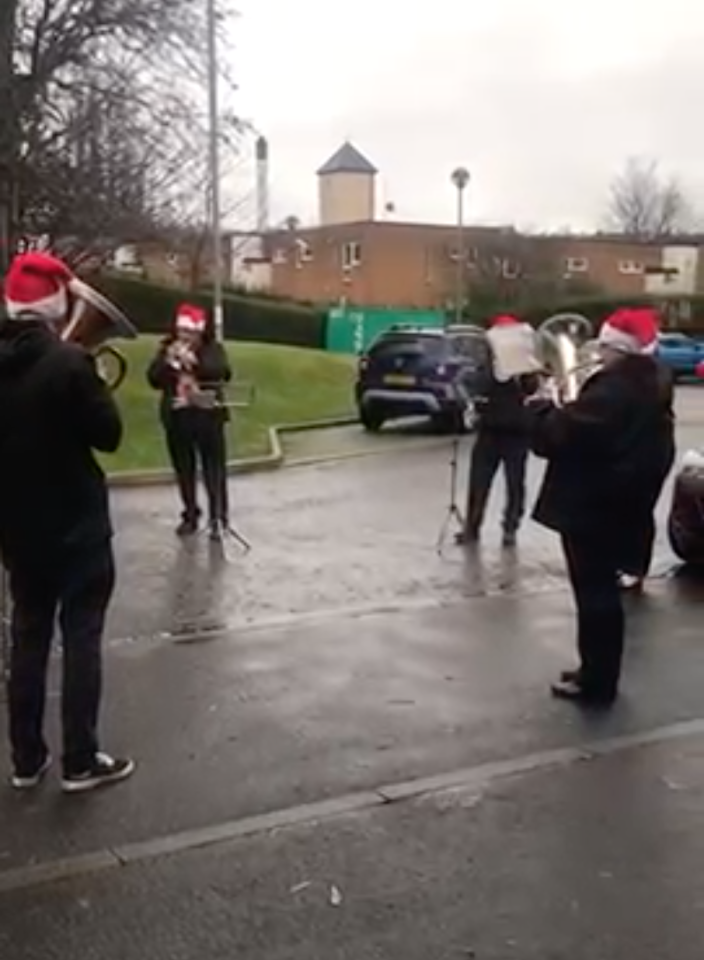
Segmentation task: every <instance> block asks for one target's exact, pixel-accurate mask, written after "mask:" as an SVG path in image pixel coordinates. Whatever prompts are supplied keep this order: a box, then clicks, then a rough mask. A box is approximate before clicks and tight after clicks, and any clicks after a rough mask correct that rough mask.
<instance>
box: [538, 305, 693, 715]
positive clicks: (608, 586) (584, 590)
mask: <svg viewBox="0 0 704 960" xmlns="http://www.w3.org/2000/svg"><path fill="white" fill-rule="evenodd" d="M657 333H658V323H657V315H656V314H655V311H653V310H651V309H650V308H633V309H621V310H617V311H616V312H615V313H614V314H612V315H611V316H610V317H609V318H608V319H607V320H606V322H605V323H604V325H603V326H602V328H601V331H600V333H599V349H600V353H601V360H602V368H601V370H599V371H598V372H596V373H594V374H593V375H592V376H591V377H590V378H589V379H588V380H587V381H586V382H585V383H584V385H583V386H582V388H581V390H580V392H579V395H578V396H577V399H576V400H575V401H574V402H572V403H567V404H566V405H565V406H563V407H558V406H555V405H554V404H553V403H551V402H550V401H546V400H539V401H537V402H533V404H532V407H533V417H534V422H533V431H532V447H533V452H534V453H535V454H537V455H538V456H539V457H543V458H545V459H546V460H547V469H546V472H545V477H544V480H543V485H542V489H541V491H540V494H539V496H538V501H537V504H536V506H535V510H534V514H533V516H534V518H535V519H536V520H537V521H538V523H541V524H543V525H544V526H546V527H549V528H550V529H552V530H555V531H557V532H558V533H559V534H560V536H561V538H562V547H563V550H564V554H565V559H566V561H567V570H568V574H569V578H570V581H571V584H572V590H573V593H574V598H575V603H576V607H577V647H578V651H579V659H580V663H579V666H578V667H577V669H575V670H567V671H565V672H564V673H563V674H562V675H561V677H560V679H559V680H558V681H557V682H556V683H555V684H553V687H552V692H553V694H554V695H555V696H557V697H560V698H562V699H566V700H572V701H576V702H579V703H583V704H598V705H610V704H611V703H613V701H614V699H615V698H616V696H617V693H618V688H619V679H620V675H621V660H622V655H623V645H624V629H625V625H624V610H623V602H622V598H621V593H620V590H619V581H618V575H619V572H620V571H623V570H624V569H628V567H629V566H630V565H631V564H633V563H635V562H638V563H640V564H642V563H645V562H647V561H646V558H645V557H644V553H646V552H647V550H646V549H645V548H644V546H643V542H644V539H646V540H648V542H649V534H650V532H651V531H652V523H653V518H652V515H653V509H654V506H655V503H656V501H657V499H658V497H659V495H660V491H661V489H662V486H663V484H664V482H665V478H666V477H667V474H668V472H669V470H670V468H671V466H672V462H673V459H674V452H675V450H674V423H673V417H672V386H671V384H669V383H668V382H667V381H665V380H664V379H663V377H662V372H661V370H660V368H659V365H658V363H657V361H656V359H655V358H654V356H653V353H654V351H655V348H656V345H657Z"/></svg>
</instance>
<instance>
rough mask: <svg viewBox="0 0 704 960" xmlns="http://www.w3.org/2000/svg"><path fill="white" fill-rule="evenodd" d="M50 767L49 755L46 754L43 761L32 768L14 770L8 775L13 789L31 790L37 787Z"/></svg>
mask: <svg viewBox="0 0 704 960" xmlns="http://www.w3.org/2000/svg"><path fill="white" fill-rule="evenodd" d="M50 767H51V757H50V756H49V754H47V756H46V759H45V760H44V762H43V763H42V764H41V765H40V766H39V767H36V768H35V769H34V770H19V769H17V770H15V772H14V773H13V774H12V776H11V777H10V784H11V786H12V788H13V790H33V789H34V788H35V787H38V786H39V784H40V783H41V782H42V780H43V779H44V777H45V776H46V775H47V773H48V772H49V768H50Z"/></svg>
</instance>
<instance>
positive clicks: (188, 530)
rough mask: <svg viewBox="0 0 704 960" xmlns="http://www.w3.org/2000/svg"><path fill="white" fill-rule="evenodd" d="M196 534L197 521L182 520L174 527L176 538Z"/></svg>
mask: <svg viewBox="0 0 704 960" xmlns="http://www.w3.org/2000/svg"><path fill="white" fill-rule="evenodd" d="M197 532H198V521H197V520H182V521H181V522H180V523H179V525H178V526H177V527H176V536H177V537H191V536H193V534H194V533H197Z"/></svg>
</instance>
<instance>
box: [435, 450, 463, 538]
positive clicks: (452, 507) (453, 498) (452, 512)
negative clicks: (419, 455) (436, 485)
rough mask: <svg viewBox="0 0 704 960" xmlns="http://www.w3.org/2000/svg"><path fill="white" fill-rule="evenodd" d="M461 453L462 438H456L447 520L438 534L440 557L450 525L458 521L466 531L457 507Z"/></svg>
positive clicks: (451, 454) (451, 456) (452, 454)
mask: <svg viewBox="0 0 704 960" xmlns="http://www.w3.org/2000/svg"><path fill="white" fill-rule="evenodd" d="M459 451H460V438H459V437H454V438H453V440H452V448H451V453H450V500H449V503H448V505H447V512H446V514H445V519H444V520H443V522H442V526H441V527H440V532H439V534H438V540H437V545H436V549H437V552H438V555H439V556H442V552H443V548H444V546H445V540H446V539H447V533H448V530H449V527H450V524H451V523H452V521H453V520H456V521H457V523H458V524H459V527H460V530H462V529H464V515H463V513H462V511H461V510H460V508H459V507H458V505H457V470H458V459H459Z"/></svg>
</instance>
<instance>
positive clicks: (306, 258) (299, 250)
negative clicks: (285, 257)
mask: <svg viewBox="0 0 704 960" xmlns="http://www.w3.org/2000/svg"><path fill="white" fill-rule="evenodd" d="M312 260H313V251H312V250H311V247H310V244H308V243H306V241H305V240H296V266H297V267H299V268H300V267H301V265H302V264H304V263H311V261H312Z"/></svg>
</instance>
